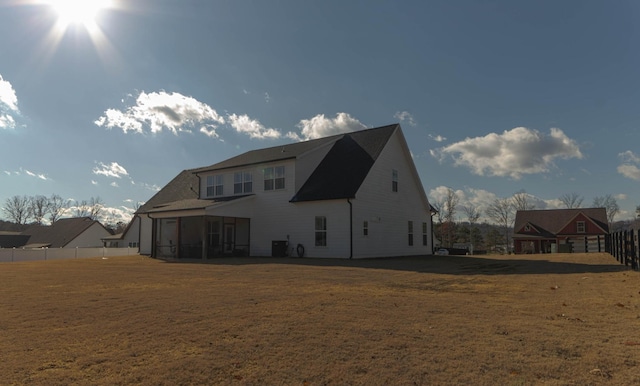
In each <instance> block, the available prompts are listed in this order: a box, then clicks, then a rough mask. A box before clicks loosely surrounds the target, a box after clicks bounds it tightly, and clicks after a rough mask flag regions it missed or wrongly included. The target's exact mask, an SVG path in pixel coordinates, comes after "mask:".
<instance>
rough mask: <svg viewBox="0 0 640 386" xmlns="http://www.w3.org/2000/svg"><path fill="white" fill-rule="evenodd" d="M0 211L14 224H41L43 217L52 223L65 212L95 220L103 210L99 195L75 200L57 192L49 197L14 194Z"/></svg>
mask: <svg viewBox="0 0 640 386" xmlns="http://www.w3.org/2000/svg"><path fill="white" fill-rule="evenodd" d="M2 211H3V213H4V215H5V217H6V219H7V220H9V221H11V222H13V223H15V224H19V225H25V224H29V223H35V224H38V225H42V224H43V222H44V220H45V219H48V220H49V222H50V223H51V224H53V223H54V222H56V221H57V220H59V219H60V218H61V217H62V216H63V215H66V214H71V215H72V216H74V217H90V218H91V219H93V220H97V219H98V217H99V216H100V215H101V214H102V212H103V211H104V202H103V201H102V199H101V198H100V196H98V197H91V198H90V199H89V200H88V201H87V200H82V201H76V200H67V199H64V198H62V197H61V196H59V195H57V194H52V195H51V196H49V197H46V196H43V195H36V196H26V195H23V196H19V195H16V196H13V197H9V198H7V199H6V200H5V203H4V206H3V207H2Z"/></svg>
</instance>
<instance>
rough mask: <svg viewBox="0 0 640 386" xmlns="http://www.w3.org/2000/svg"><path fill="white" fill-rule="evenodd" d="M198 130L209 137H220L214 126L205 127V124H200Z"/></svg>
mask: <svg viewBox="0 0 640 386" xmlns="http://www.w3.org/2000/svg"><path fill="white" fill-rule="evenodd" d="M200 132H201V133H202V134H204V135H206V136H207V137H210V138H218V137H220V136H219V135H218V132H217V131H216V128H215V126H214V127H210V126H209V127H207V126H202V127H201V128H200Z"/></svg>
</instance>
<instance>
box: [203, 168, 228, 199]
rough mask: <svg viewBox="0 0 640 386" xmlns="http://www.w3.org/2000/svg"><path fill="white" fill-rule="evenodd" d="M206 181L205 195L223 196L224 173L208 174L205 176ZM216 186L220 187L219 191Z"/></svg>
mask: <svg viewBox="0 0 640 386" xmlns="http://www.w3.org/2000/svg"><path fill="white" fill-rule="evenodd" d="M206 183H207V186H206V188H205V189H206V196H207V197H220V196H224V174H212V175H210V176H207V181H206ZM218 188H220V191H219V192H218ZM209 189H211V190H209Z"/></svg>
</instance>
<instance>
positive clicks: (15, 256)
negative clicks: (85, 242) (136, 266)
mask: <svg viewBox="0 0 640 386" xmlns="http://www.w3.org/2000/svg"><path fill="white" fill-rule="evenodd" d="M137 254H138V248H37V249H22V248H0V263H6V262H12V261H14V262H19V261H36V260H55V259H80V258H86V257H112V256H128V255H137Z"/></svg>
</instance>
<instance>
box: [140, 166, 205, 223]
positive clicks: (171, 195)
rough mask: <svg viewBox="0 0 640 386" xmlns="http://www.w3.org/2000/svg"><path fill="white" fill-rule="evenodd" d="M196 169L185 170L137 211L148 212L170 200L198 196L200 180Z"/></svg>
mask: <svg viewBox="0 0 640 386" xmlns="http://www.w3.org/2000/svg"><path fill="white" fill-rule="evenodd" d="M194 171H195V169H191V170H183V171H182V172H180V174H178V175H177V176H176V177H175V178H174V179H173V180H171V181H170V182H169V183H168V184H167V185H166V186H165V187H164V188H162V189H160V191H158V193H156V194H155V195H154V196H153V197H151V198H150V199H149V201H147V202H145V203H144V205H142V206H141V207H140V208H138V210H137V211H136V213H146V212H149V211H150V210H152V209H153V208H157V207H159V206H161V205H166V204H168V203H170V202H174V201H180V200H188V199H194V198H198V189H199V187H200V180H199V178H198V176H196V175H195V174H194Z"/></svg>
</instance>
